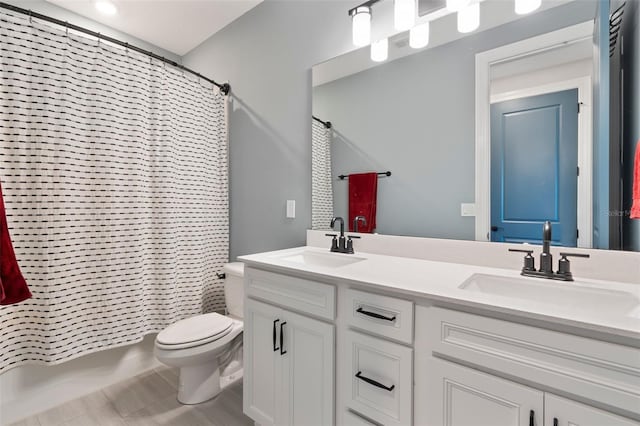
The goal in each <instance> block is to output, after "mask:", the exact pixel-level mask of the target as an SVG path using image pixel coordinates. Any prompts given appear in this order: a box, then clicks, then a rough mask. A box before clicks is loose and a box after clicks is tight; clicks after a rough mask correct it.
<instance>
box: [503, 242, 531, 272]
mask: <svg viewBox="0 0 640 426" xmlns="http://www.w3.org/2000/svg"><path fill="white" fill-rule="evenodd" d="M509 251H515V252H518V253H527V255H526V256H525V257H524V266H523V267H522V272H530V271H535V270H536V259H535V258H534V257H533V256H531V253H533V250H523V249H511V248H510V249H509Z"/></svg>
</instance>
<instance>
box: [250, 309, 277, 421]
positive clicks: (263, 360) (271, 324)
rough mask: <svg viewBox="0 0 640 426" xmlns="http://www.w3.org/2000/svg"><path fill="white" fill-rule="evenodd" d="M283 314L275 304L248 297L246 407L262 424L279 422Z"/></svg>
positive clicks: (251, 415)
mask: <svg viewBox="0 0 640 426" xmlns="http://www.w3.org/2000/svg"><path fill="white" fill-rule="evenodd" d="M281 313H282V310H281V309H279V308H276V307H274V306H271V305H267V304H266V303H261V302H256V301H255V300H252V299H248V298H247V299H245V302H244V324H245V325H244V348H243V352H244V354H243V356H244V384H243V410H244V413H245V414H246V415H247V416H249V417H251V418H252V419H253V420H255V421H256V422H257V423H260V424H261V425H262V426H273V425H276V424H278V422H277V417H276V416H277V412H278V406H277V404H278V403H279V402H280V401H281V398H282V392H281V390H280V389H278V385H279V380H278V379H277V378H278V376H279V375H280V371H279V370H280V368H279V366H280V351H279V343H280V342H279V335H278V333H279V323H280V322H281V318H279V317H280V316H281V315H280V314H281Z"/></svg>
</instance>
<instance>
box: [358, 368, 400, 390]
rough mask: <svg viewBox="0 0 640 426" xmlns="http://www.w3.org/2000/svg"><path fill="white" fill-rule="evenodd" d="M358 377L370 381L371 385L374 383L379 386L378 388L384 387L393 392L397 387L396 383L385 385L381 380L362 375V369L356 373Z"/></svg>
mask: <svg viewBox="0 0 640 426" xmlns="http://www.w3.org/2000/svg"><path fill="white" fill-rule="evenodd" d="M356 377H357V378H358V379H360V380H363V381H365V382H367V383H369V384H370V385H373V386H375V387H377V388H380V389H384V390H386V391H389V392H391V391H392V390H393V389H394V388H395V387H396V385H391V386H385V385H383V384H382V383H380V382H376V381H375V380H373V379H370V378H368V377H364V376H363V375H362V371H358V372H357V373H356Z"/></svg>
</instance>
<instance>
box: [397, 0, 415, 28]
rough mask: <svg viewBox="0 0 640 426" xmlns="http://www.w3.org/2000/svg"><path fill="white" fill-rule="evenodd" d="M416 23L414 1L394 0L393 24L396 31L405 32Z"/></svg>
mask: <svg viewBox="0 0 640 426" xmlns="http://www.w3.org/2000/svg"><path fill="white" fill-rule="evenodd" d="M415 22H416V2H415V0H394V4H393V23H394V27H395V28H396V30H398V31H406V30H408V29H409V28H411V27H413V24H415Z"/></svg>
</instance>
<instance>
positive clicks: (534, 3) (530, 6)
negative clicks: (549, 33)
mask: <svg viewBox="0 0 640 426" xmlns="http://www.w3.org/2000/svg"><path fill="white" fill-rule="evenodd" d="M541 4H542V0H515V6H516V7H515V8H516V13H517V14H518V15H525V14H527V13H531V12H533V11H534V10H536V9H537V8H539V7H540V5H541Z"/></svg>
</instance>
